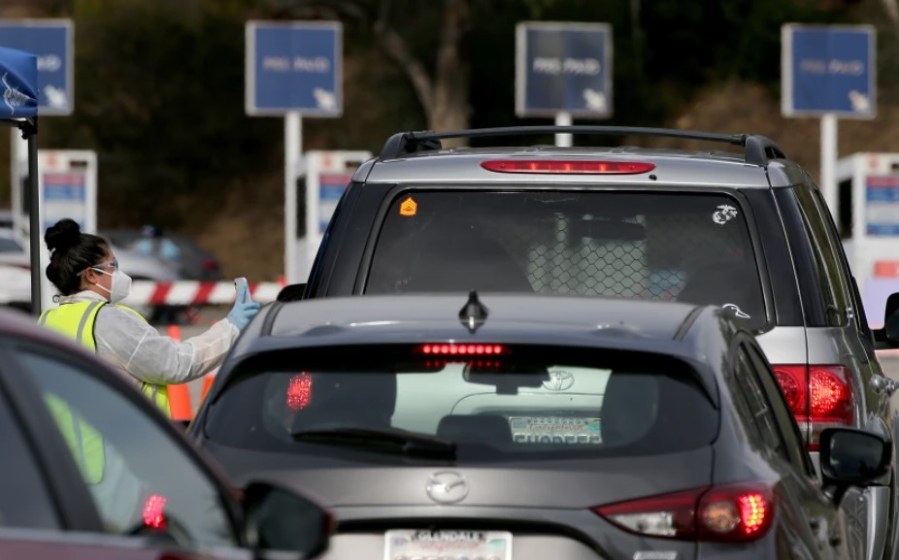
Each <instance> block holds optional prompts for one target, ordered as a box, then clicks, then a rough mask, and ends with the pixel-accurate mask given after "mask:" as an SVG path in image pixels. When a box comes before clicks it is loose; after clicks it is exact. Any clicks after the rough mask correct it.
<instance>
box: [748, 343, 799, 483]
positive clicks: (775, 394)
mask: <svg viewBox="0 0 899 560" xmlns="http://www.w3.org/2000/svg"><path fill="white" fill-rule="evenodd" d="M743 350H744V351H745V352H746V355H747V356H748V357H749V361H750V363H751V365H752V368H753V369H755V371H756V374H757V379H758V381H759V382H760V384H761V386H762V388H763V390H764V393H765V395H764V396H765V400H766V402H768V403H769V404H770V409H771V412H772V414H773V415H774V417H775V419H776V422H777V426H778V427H779V430H778V432H779V433H780V435H781V436H782V437H783V441H784V445H785V448H784V449H785V451H786V453H787V456H788V458H789V461H790V462H791V463H793V464H794V465H795V466H796V467H797V469H799V470H800V471H801V472H804V473H805V474H807V475H809V476H815V470H814V466H813V465H812V463H811V458H810V457H809V455H808V451H807V450H806V447H805V442H804V440H803V438H802V434H800V432H799V426H798V425H797V424H796V418H795V417H794V416H793V414H792V412H790V409H789V407H788V406H787V403H786V401H785V400H784V397H783V393H782V392H781V390H780V387H779V386H778V385H777V381H776V379H775V378H774V373H773V372H772V371H771V366H770V365H769V364H768V363H767V361H766V360H765V358H764V356H763V355H762V353H761V351H759V350H758V349H757V348H754V347H752V346H750V345H746V346H744V348H743Z"/></svg>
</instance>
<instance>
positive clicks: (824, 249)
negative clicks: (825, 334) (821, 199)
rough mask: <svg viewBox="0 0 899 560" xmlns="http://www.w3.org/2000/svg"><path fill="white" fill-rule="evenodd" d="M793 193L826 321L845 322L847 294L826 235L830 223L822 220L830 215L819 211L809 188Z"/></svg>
mask: <svg viewBox="0 0 899 560" xmlns="http://www.w3.org/2000/svg"><path fill="white" fill-rule="evenodd" d="M796 196H797V198H798V199H799V208H800V210H801V212H802V215H803V218H804V220H805V223H806V227H807V228H808V233H809V238H810V240H811V247H812V249H813V253H814V257H815V260H816V261H817V265H818V281H819V283H820V285H821V288H822V290H823V295H824V298H825V305H826V308H825V309H826V313H827V324H828V325H830V326H841V325H845V324H846V309H847V308H848V307H849V304H850V296H849V293H848V286H847V284H846V281H845V278H843V272H842V267H841V265H842V263H841V261H840V256H839V253H837V250H836V247H834V243H833V240H832V238H831V235H830V227H831V226H830V225H828V224H827V222H826V221H825V220H830V219H831V218H830V216H829V215H824V213H823V212H826V211H827V210H826V209H822V208H821V207H820V206H818V204H817V201H816V200H815V197H814V196H813V195H812V191H811V189H810V188H809V187H807V186H799V187H797V188H796Z"/></svg>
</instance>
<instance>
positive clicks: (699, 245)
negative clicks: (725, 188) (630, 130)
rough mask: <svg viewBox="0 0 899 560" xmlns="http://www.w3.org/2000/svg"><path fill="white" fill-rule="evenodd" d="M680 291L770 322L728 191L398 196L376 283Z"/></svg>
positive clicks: (392, 287)
mask: <svg viewBox="0 0 899 560" xmlns="http://www.w3.org/2000/svg"><path fill="white" fill-rule="evenodd" d="M471 289H477V290H479V291H503V292H525V293H530V292H537V293H548V294H564V295H580V296H607V297H625V298H634V299H647V300H678V301H687V302H690V303H695V304H712V305H722V306H735V307H736V308H737V309H738V310H739V311H740V313H739V314H738V317H739V319H738V320H740V321H741V322H744V324H745V326H747V327H748V328H761V327H762V326H764V325H765V323H766V318H765V308H764V302H763V299H762V290H761V281H760V275H759V271H758V268H757V266H756V256H755V252H754V249H753V246H752V243H751V239H750V235H749V226H748V224H747V221H746V219H745V215H744V213H743V211H742V208H741V206H740V204H739V202H738V201H737V200H736V199H735V198H731V197H729V196H725V195H708V194H684V193H671V194H668V193H663V192H655V193H652V194H638V193H627V192H609V191H594V192H583V191H581V192H541V191H529V192H524V191H521V192H485V191H476V192H475V191H440V192H435V191H422V192H412V193H406V194H402V195H400V196H399V197H398V198H397V199H396V200H394V201H393V202H392V203H391V206H390V208H389V210H388V212H387V215H386V218H385V220H384V223H383V225H382V228H381V231H380V234H379V236H378V239H377V243H376V246H375V250H374V254H373V257H372V262H371V267H370V270H369V276H368V281H367V283H366V286H365V292H366V293H370V294H383V293H400V292H446V291H468V290H471Z"/></svg>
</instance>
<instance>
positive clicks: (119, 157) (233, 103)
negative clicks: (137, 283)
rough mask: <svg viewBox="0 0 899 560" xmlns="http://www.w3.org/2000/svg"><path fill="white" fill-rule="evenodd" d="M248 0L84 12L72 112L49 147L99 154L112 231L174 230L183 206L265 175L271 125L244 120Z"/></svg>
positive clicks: (50, 130)
mask: <svg viewBox="0 0 899 560" xmlns="http://www.w3.org/2000/svg"><path fill="white" fill-rule="evenodd" d="M242 4H243V3H242V2H237V1H230V2H219V1H217V0H207V1H204V2H194V3H178V2H158V3H157V2H149V3H147V2H115V3H111V2H93V3H91V4H90V5H87V3H84V4H83V5H82V6H83V9H81V10H79V12H78V13H77V14H76V17H75V25H76V34H75V37H76V48H75V52H76V74H77V76H78V78H77V83H76V88H75V93H76V101H75V107H76V112H75V114H74V115H73V116H72V117H69V118H64V119H63V118H60V119H52V120H51V119H47V124H46V126H45V127H44V130H43V131H42V132H43V134H42V136H43V138H42V140H41V142H42V144H43V145H52V146H54V147H59V146H78V147H91V148H93V149H95V150H97V151H98V153H99V161H100V166H99V173H100V176H99V183H100V185H101V186H102V188H101V191H100V192H101V195H100V196H101V200H100V206H101V208H103V207H106V208H116V209H118V211H117V213H116V215H115V216H111V219H110V220H107V221H111V222H118V221H122V222H131V223H142V222H148V221H154V222H158V223H160V224H163V225H167V226H175V225H179V224H180V223H181V222H182V220H183V219H184V217H183V216H181V215H180V213H179V211H178V203H179V202H180V200H179V199H183V198H185V197H191V196H209V195H214V194H216V193H220V192H222V191H223V190H224V189H226V188H227V187H228V186H229V182H230V181H231V180H232V179H233V178H235V177H245V176H249V175H252V174H254V173H259V172H262V171H264V170H267V169H269V168H270V167H271V165H272V164H273V163H274V162H275V161H276V159H275V158H274V157H273V156H275V155H277V154H273V153H272V151H273V149H274V150H277V147H278V145H279V141H280V139H281V132H280V128H279V127H278V123H277V122H276V121H275V120H274V119H258V118H254V119H251V118H249V117H246V116H245V115H244V79H243V75H244V68H243V49H244V45H243V42H244V33H243V31H244V22H243V17H242V11H241V10H242V7H243V6H242Z"/></svg>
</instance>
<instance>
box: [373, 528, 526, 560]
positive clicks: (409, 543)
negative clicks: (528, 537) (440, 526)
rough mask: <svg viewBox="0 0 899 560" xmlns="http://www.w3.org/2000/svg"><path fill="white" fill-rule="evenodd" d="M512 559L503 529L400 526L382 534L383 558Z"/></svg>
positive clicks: (510, 545)
mask: <svg viewBox="0 0 899 560" xmlns="http://www.w3.org/2000/svg"><path fill="white" fill-rule="evenodd" d="M462 558H466V559H468V560H512V533H509V532H507V531H429V530H419V529H402V530H394V531H387V533H386V534H385V535H384V560H455V559H462Z"/></svg>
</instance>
